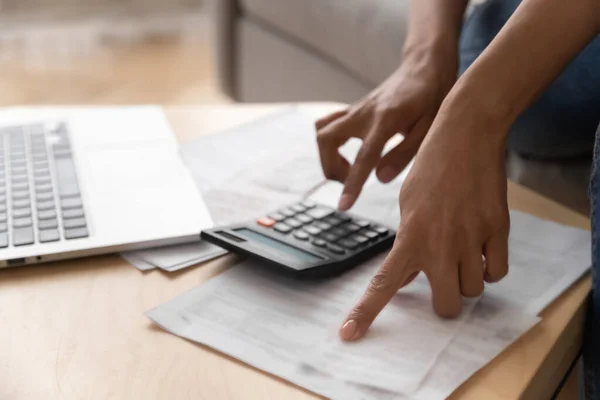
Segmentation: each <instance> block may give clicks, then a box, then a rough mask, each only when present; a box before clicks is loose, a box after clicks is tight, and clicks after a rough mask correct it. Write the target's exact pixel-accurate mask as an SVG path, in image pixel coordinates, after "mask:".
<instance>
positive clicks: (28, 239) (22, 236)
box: [13, 227, 33, 246]
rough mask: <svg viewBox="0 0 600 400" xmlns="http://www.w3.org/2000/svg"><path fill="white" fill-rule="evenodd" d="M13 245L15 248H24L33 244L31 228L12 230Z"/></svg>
mask: <svg viewBox="0 0 600 400" xmlns="http://www.w3.org/2000/svg"><path fill="white" fill-rule="evenodd" d="M13 244H14V245H15V246H25V245H28V244H33V228H32V227H27V228H17V229H14V230H13Z"/></svg>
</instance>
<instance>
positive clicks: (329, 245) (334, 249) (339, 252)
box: [327, 243, 346, 254]
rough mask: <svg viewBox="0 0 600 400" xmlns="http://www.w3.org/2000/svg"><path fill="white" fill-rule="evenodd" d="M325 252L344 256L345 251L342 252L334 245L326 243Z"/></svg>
mask: <svg viewBox="0 0 600 400" xmlns="http://www.w3.org/2000/svg"><path fill="white" fill-rule="evenodd" d="M327 250H329V251H331V252H332V253H335V254H344V253H345V252H346V250H344V249H343V248H341V247H340V246H336V245H335V244H331V243H327Z"/></svg>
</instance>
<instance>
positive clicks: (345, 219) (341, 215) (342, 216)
mask: <svg viewBox="0 0 600 400" xmlns="http://www.w3.org/2000/svg"><path fill="white" fill-rule="evenodd" d="M334 217H336V218H339V219H341V220H342V221H343V222H348V221H350V220H351V219H352V218H351V217H350V216H349V215H348V214H344V213H341V212H337V213H335V214H334Z"/></svg>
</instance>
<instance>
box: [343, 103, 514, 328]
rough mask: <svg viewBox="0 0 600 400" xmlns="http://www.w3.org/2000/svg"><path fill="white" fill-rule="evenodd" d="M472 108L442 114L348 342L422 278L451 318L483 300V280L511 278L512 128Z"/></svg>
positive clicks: (406, 189)
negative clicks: (508, 149) (473, 300)
mask: <svg viewBox="0 0 600 400" xmlns="http://www.w3.org/2000/svg"><path fill="white" fill-rule="evenodd" d="M474 107H475V106H473V105H466V106H461V105H458V106H456V105H450V106H449V107H446V106H443V108H442V109H441V110H440V113H439V114H438V116H437V118H436V120H435V122H434V124H433V126H432V127H431V130H430V132H429V134H428V136H427V139H426V140H425V142H424V143H423V146H422V148H421V150H420V151H419V153H418V155H417V157H416V160H415V164H414V166H413V168H412V169H411V171H410V173H409V174H408V177H407V179H406V181H405V183H404V186H403V187H402V190H401V192H400V203H401V205H402V207H401V223H400V228H399V230H398V234H397V236H396V241H395V243H394V246H393V249H392V251H391V252H390V253H389V255H388V257H387V258H386V260H385V262H384V263H383V265H382V266H381V267H380V269H379V271H378V272H377V273H376V275H375V276H374V277H373V279H372V280H371V282H370V284H369V287H368V288H367V291H366V293H365V295H364V296H363V298H362V299H361V300H360V301H359V303H358V304H357V305H356V307H355V308H354V309H353V310H352V312H351V313H350V314H349V316H348V317H347V319H346V322H345V323H344V325H343V326H342V329H341V331H340V336H341V338H342V339H344V340H356V339H358V338H360V337H362V336H363V335H364V334H365V333H366V331H367V329H368V328H369V326H370V325H371V323H372V322H373V320H374V319H375V317H376V316H377V315H378V314H379V312H380V311H381V310H382V309H383V307H385V305H386V304H387V303H388V302H389V301H390V299H391V298H392V297H393V296H394V295H395V294H396V292H397V291H398V290H399V289H400V288H401V287H402V286H404V285H406V284H407V283H409V282H410V281H411V280H412V279H414V277H415V276H416V275H417V274H418V273H419V272H420V271H423V272H424V273H425V275H426V276H427V278H428V280H429V283H430V285H431V290H432V297H433V308H434V310H435V312H436V313H437V314H438V315H439V316H442V317H448V318H452V317H456V316H457V315H458V314H459V313H460V311H461V305H462V297H477V296H479V295H481V293H482V292H483V289H484V281H487V282H496V281H498V280H500V279H502V278H503V277H504V276H505V275H506V273H507V272H508V233H509V225H510V222H509V213H508V206H507V197H506V196H507V194H506V173H505V167H504V154H505V150H504V145H505V144H504V142H505V135H506V131H507V129H508V126H509V124H508V123H506V122H504V121H503V122H499V121H494V120H489V119H487V118H485V117H483V116H481V115H477V113H476V112H475V111H473V108H474ZM475 108H476V107H475ZM482 255H483V256H485V261H484V260H483V259H482Z"/></svg>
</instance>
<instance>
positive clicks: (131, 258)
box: [121, 252, 156, 271]
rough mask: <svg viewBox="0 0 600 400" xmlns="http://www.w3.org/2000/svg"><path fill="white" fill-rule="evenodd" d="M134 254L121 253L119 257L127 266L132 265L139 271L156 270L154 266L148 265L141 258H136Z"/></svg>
mask: <svg viewBox="0 0 600 400" xmlns="http://www.w3.org/2000/svg"><path fill="white" fill-rule="evenodd" d="M134 253H135V252H131V253H130V252H125V253H121V257H123V259H124V260H125V261H127V262H128V263H129V264H131V265H133V266H134V267H136V268H137V269H139V270H140V271H150V270H152V269H155V268H156V265H154V264H150V263H149V262H147V261H144V260H142V259H141V258H138V257H136V256H135V254H134Z"/></svg>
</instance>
